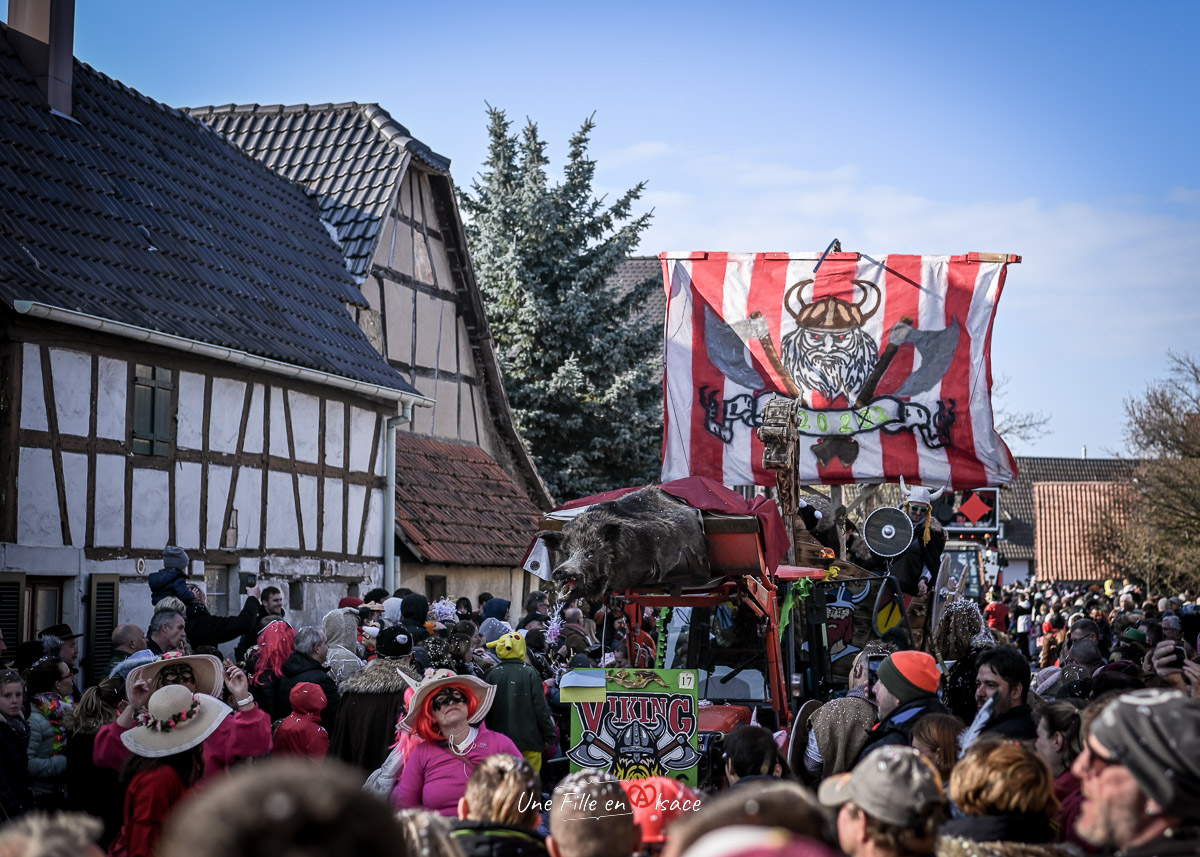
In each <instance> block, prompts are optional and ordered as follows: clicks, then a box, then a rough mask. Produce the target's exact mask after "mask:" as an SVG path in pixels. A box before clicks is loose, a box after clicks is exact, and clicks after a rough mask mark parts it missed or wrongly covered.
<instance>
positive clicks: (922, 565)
mask: <svg viewBox="0 0 1200 857" xmlns="http://www.w3.org/2000/svg"><path fill="white" fill-rule="evenodd" d="M900 488H901V489H902V490H903V491H904V495H905V500H904V511H905V512H906V513H907V514H908V519H909V520H910V521H912V525H913V537H912V541H911V542H909V544H908V547H907V548H905V549H904V552H903V553H900V554H898V555H896V556H894V557H892V559H891V560H889V562H888V569H887V573H888V574H889V575H890V576H892V577H894V578H896V582H897V583H899V584H900V590H901V591H902V592H903V593H904V594H905V595H909V596H924V595H925V594H926V593H928V592H929V588H930V585H931V583H932V581H933V580H934V579H935V578H936V577H937V573H938V566H939V565H940V564H941V561H942V551H943V550H944V549H945V547H946V531H945V530H944V529H942V525H941V523H939V522H938V521H937V520H936V519H935V518H934V517H933V501H934V500H936V499H937V498H938V497H941V496H942V492H943V491H944V490H945V489H944V488H939V489H938V490H937V491H934V492H932V493H930V491H929V489H928V488H926V487H924V486H923V485H914V486H913V487H912V488H909V487H908V486H907V485H905V484H904V477H903V476H901V477H900Z"/></svg>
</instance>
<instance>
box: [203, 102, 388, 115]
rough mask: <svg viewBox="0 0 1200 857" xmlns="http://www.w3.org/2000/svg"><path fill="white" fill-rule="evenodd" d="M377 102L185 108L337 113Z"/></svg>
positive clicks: (225, 110)
mask: <svg viewBox="0 0 1200 857" xmlns="http://www.w3.org/2000/svg"><path fill="white" fill-rule="evenodd" d="M376 106H378V105H375V104H362V103H359V102H357V101H340V102H338V103H337V104H334V103H333V102H330V101H326V102H324V103H322V104H258V103H257V102H255V103H250V102H247V103H245V104H235V103H233V102H230V103H228V104H205V105H199V106H196V107H187V108H185V109H186V110H187V112H188V113H257V114H259V115H270V114H272V113H280V114H283V113H337V112H340V111H349V110H355V109H357V108H361V107H376Z"/></svg>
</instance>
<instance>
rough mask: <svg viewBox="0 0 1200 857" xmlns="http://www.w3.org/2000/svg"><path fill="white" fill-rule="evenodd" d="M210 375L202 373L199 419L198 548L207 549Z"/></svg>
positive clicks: (218, 542) (219, 541)
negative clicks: (202, 387)
mask: <svg viewBox="0 0 1200 857" xmlns="http://www.w3.org/2000/svg"><path fill="white" fill-rule="evenodd" d="M212 382H213V379H212V375H210V374H208V373H205V375H204V404H203V406H202V407H201V409H200V416H201V419H203V420H204V424H203V425H202V426H201V428H200V432H201V443H200V446H201V450H200V550H202V551H207V550H208V468H209V467H211V466H212V465H211V464H210V463H209V460H208V455H209V447H208V430H209V426H208V423H209V420H210V414H212ZM220 544H221V537H220V536H218V537H217V545H215V546H219V545H220Z"/></svg>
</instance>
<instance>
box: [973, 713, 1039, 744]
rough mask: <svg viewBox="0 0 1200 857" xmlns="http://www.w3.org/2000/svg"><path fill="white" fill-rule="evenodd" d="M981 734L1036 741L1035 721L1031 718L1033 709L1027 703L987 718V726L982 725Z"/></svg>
mask: <svg viewBox="0 0 1200 857" xmlns="http://www.w3.org/2000/svg"><path fill="white" fill-rule="evenodd" d="M983 734H984V735H992V736H1000V737H1002V738H1011V739H1012V740H1014V741H1036V740H1037V723H1035V722H1034V719H1033V710H1032V709H1031V708H1030V707H1029V706H1028V705H1018V706H1017V707H1016V708H1010V709H1009V710H1008V711H1006V712H1004V713H1003V714H1001V715H1000V716H999V717H993V718H992V719H991V720H989V721H988V723H987V726H985V727H983Z"/></svg>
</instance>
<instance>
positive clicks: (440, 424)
mask: <svg viewBox="0 0 1200 857" xmlns="http://www.w3.org/2000/svg"><path fill="white" fill-rule="evenodd" d="M457 405H458V383H457V382H455V381H447V380H445V379H439V380H438V382H437V401H436V402H435V404H434V406H433V433H434V434H435V435H436V436H437V437H445V438H457V437H458V407H457Z"/></svg>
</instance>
